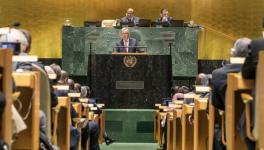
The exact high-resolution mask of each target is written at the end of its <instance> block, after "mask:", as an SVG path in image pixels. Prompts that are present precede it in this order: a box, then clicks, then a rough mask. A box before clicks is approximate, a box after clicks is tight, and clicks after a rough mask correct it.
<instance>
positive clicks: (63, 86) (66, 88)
mask: <svg viewBox="0 0 264 150" xmlns="http://www.w3.org/2000/svg"><path fill="white" fill-rule="evenodd" d="M52 87H53V88H54V89H56V90H69V86H68V85H53V86H52Z"/></svg>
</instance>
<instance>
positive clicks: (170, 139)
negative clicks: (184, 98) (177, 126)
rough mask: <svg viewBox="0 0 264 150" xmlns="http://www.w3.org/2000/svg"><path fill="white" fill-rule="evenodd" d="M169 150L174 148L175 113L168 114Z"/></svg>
mask: <svg viewBox="0 0 264 150" xmlns="http://www.w3.org/2000/svg"><path fill="white" fill-rule="evenodd" d="M166 121H167V131H165V132H167V150H172V148H173V134H174V130H173V129H174V128H173V112H168V113H167V117H166Z"/></svg>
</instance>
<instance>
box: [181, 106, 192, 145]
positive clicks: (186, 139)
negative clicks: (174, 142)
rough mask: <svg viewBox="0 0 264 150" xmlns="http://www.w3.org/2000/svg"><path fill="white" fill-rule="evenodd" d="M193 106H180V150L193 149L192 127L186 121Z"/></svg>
mask: <svg viewBox="0 0 264 150" xmlns="http://www.w3.org/2000/svg"><path fill="white" fill-rule="evenodd" d="M192 110H193V106H190V105H187V104H184V105H183V106H182V118H181V119H182V150H191V149H193V125H191V124H190V123H189V121H188V116H189V115H191V114H192Z"/></svg>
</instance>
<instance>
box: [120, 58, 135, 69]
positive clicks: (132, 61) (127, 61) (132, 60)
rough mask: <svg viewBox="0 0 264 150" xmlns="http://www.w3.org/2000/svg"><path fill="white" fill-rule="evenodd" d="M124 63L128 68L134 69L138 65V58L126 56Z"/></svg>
mask: <svg viewBox="0 0 264 150" xmlns="http://www.w3.org/2000/svg"><path fill="white" fill-rule="evenodd" d="M123 62H124V64H125V66H126V67H128V68H132V67H134V66H135V65H136V64H137V58H136V57H135V56H125V57H124V58H123Z"/></svg>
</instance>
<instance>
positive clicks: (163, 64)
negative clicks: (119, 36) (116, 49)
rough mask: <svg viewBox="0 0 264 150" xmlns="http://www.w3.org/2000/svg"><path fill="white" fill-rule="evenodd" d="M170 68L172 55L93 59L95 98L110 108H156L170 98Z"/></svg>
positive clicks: (92, 77)
mask: <svg viewBox="0 0 264 150" xmlns="http://www.w3.org/2000/svg"><path fill="white" fill-rule="evenodd" d="M170 64H171V62H170V55H149V54H147V53H112V54H95V55H92V59H91V70H90V71H91V81H92V82H91V87H92V89H93V94H94V95H93V96H94V97H97V98H98V100H99V101H100V102H103V103H105V104H106V106H107V108H119V109H120V108H129V109H133V108H137V109H138V108H142V109H146V108H153V106H155V103H157V102H159V100H160V99H161V98H163V97H167V96H169V93H170V87H171V85H170V84H171V83H170V81H171V70H170V68H171V66H170Z"/></svg>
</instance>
